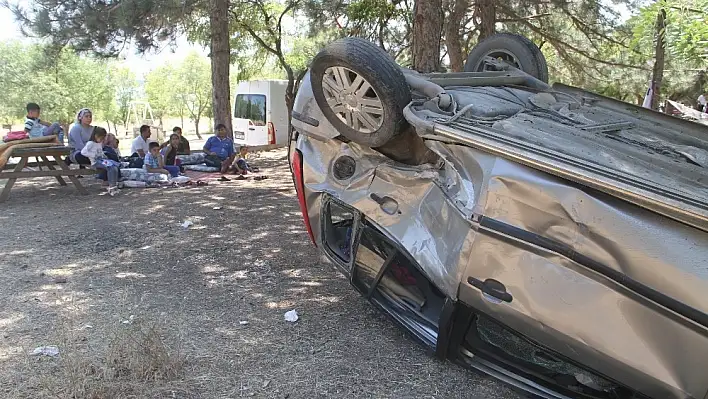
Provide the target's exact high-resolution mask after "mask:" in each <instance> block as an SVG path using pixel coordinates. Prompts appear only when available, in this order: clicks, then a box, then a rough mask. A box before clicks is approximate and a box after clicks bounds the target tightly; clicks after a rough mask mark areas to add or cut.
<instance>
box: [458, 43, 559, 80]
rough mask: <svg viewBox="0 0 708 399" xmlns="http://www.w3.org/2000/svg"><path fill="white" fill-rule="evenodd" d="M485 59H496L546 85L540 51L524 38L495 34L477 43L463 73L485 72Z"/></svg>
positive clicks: (544, 64)
mask: <svg viewBox="0 0 708 399" xmlns="http://www.w3.org/2000/svg"><path fill="white" fill-rule="evenodd" d="M486 57H492V58H496V59H498V60H501V61H504V62H506V63H507V64H509V65H511V66H513V67H515V68H517V69H520V70H522V71H524V72H526V73H528V74H529V75H531V76H533V77H535V78H536V79H538V80H541V81H543V82H544V83H548V64H547V63H546V57H544V56H543V53H542V52H541V49H539V48H538V46H536V45H535V44H534V43H533V42H532V41H531V40H529V39H527V38H526V37H524V36H521V35H516V34H513V33H497V34H495V35H492V36H489V37H488V38H486V39H484V40H482V41H481V42H479V43H478V44H477V45H476V46H475V47H474V48H473V49H472V51H470V55H469V56H468V57H467V62H466V63H465V72H482V71H486V70H488V69H487V66H488V65H487V64H486V63H485V62H484V61H485V58H486Z"/></svg>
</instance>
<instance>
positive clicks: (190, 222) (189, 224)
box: [182, 220, 194, 229]
mask: <svg viewBox="0 0 708 399" xmlns="http://www.w3.org/2000/svg"><path fill="white" fill-rule="evenodd" d="M193 224H194V223H192V221H191V220H185V221H184V223H182V227H184V228H185V229H188V228H189V226H191V225H193Z"/></svg>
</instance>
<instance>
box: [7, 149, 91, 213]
mask: <svg viewBox="0 0 708 399" xmlns="http://www.w3.org/2000/svg"><path fill="white" fill-rule="evenodd" d="M69 153H70V150H69V148H68V147H65V146H59V145H57V146H52V147H37V148H18V149H15V150H13V151H12V157H13V158H20V162H18V163H17V164H7V165H5V167H4V168H3V170H2V171H0V180H1V179H7V183H6V184H5V188H3V190H2V193H0V202H5V201H7V199H8V198H9V197H10V190H11V189H12V186H14V185H15V182H16V181H17V179H31V178H33V177H48V176H50V177H55V178H56V179H57V181H58V182H59V184H60V185H62V186H66V185H67V184H66V181H64V179H63V178H64V177H66V178H68V179H69V180H70V181H71V182H72V183H73V184H74V186H75V187H76V190H77V191H78V192H79V193H81V194H83V195H87V194H88V191H86V188H84V186H82V185H81V182H80V181H79V179H78V178H77V176H83V175H94V174H96V173H97V171H96V170H94V169H70V168H69V165H67V164H66V163H65V162H64V157H67V156H69ZM50 157H51V158H54V160H53V161H50V160H49V158H50ZM29 158H35V159H37V160H38V161H39V160H40V159H41V160H42V162H41V163H40V162H37V163H34V162H32V163H30V162H28V161H29ZM27 166H46V167H47V169H48V170H30V171H23V169H24V168H25V167H27ZM57 167H58V169H57Z"/></svg>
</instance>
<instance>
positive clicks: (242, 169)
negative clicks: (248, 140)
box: [234, 145, 258, 175]
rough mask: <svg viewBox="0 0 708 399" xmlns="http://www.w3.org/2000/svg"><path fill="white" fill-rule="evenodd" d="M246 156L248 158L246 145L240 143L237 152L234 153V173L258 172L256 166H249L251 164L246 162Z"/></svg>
mask: <svg viewBox="0 0 708 399" xmlns="http://www.w3.org/2000/svg"><path fill="white" fill-rule="evenodd" d="M246 158H248V146H246V145H242V146H241V147H240V148H239V150H238V154H236V163H235V164H234V166H235V168H234V169H235V173H241V174H242V175H245V174H246V173H247V172H251V173H253V172H258V168H256V167H251V165H250V164H249V163H248V162H246Z"/></svg>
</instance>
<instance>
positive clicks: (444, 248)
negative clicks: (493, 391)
mask: <svg viewBox="0 0 708 399" xmlns="http://www.w3.org/2000/svg"><path fill="white" fill-rule="evenodd" d="M466 68H467V69H466V70H468V72H465V73H448V74H427V75H423V74H418V73H415V72H412V71H408V70H405V69H403V68H400V67H399V66H397V65H396V64H395V63H394V62H393V60H392V59H390V57H388V55H387V54H386V53H385V52H383V51H382V50H381V49H379V48H378V47H376V46H374V45H373V44H371V43H368V42H366V41H363V40H360V39H353V38H347V39H342V40H339V41H336V42H333V43H331V44H330V45H328V46H327V47H325V48H324V49H323V50H322V52H321V53H320V54H318V56H317V57H315V59H313V61H312V64H311V67H310V71H309V72H308V74H307V75H306V76H305V78H304V80H303V82H302V84H301V86H300V89H299V91H298V94H297V98H296V101H295V106H294V111H293V118H292V125H293V128H294V134H293V140H292V141H291V149H290V150H291V162H292V164H291V166H292V171H293V178H294V182H295V187H296V190H297V193H298V200H299V201H300V206H301V209H302V211H303V216H304V218H305V225H306V227H307V230H308V234H309V235H310V238H311V239H312V241H313V243H314V244H315V245H317V246H318V247H319V248H320V249H321V250H322V251H323V252H324V253H325V254H326V255H327V257H328V258H329V259H330V260H331V261H332V262H333V263H334V264H335V265H336V266H337V268H338V269H340V271H341V272H342V273H344V275H346V276H347V277H348V278H349V280H350V282H351V284H352V285H353V287H354V288H355V289H356V290H357V291H359V292H360V293H361V294H362V295H363V296H364V297H366V298H367V299H368V300H370V301H371V303H372V304H374V306H376V307H378V308H379V309H380V310H381V311H382V312H384V313H386V314H388V315H389V316H390V317H391V318H392V319H393V320H394V321H395V322H396V323H398V324H399V325H400V326H402V327H403V328H404V329H405V330H406V331H408V332H409V333H410V334H411V335H412V336H413V337H415V338H416V339H417V340H418V341H420V342H421V344H422V345H423V346H424V347H426V348H428V349H429V350H430V351H431V352H432V353H434V354H435V356H438V357H440V358H441V359H449V360H451V361H454V362H456V363H458V364H461V365H463V366H465V367H469V368H473V369H477V370H480V371H482V372H485V373H487V374H490V375H492V376H495V377H497V378H499V379H501V380H503V381H505V382H507V383H509V384H512V385H514V386H516V387H517V388H519V389H522V390H524V391H525V392H528V393H530V394H533V395H535V396H537V397H544V398H623V399H624V398H697V399H705V398H708V372H706V371H705V370H707V369H708V294H707V293H708V263H707V261H706V259H708V181H706V177H707V176H708V174H707V173H706V171H705V168H706V167H708V151H707V149H708V129H707V128H706V127H705V126H702V125H699V124H695V123H692V122H689V121H684V120H680V119H676V118H672V117H670V116H667V115H663V114H659V113H656V112H653V111H650V110H646V109H643V108H638V107H635V106H632V105H630V104H625V103H621V102H619V101H615V100H612V99H608V98H605V97H601V96H598V95H595V94H592V93H589V92H585V91H583V90H580V89H577V88H573V87H569V86H563V85H559V84H555V85H553V86H549V85H548V84H547V83H546V81H547V69H545V61H544V60H543V59H542V54H540V51H538V49H537V48H534V46H533V43H531V42H530V41H528V40H527V39H525V38H520V37H516V36H514V35H508V34H501V35H496V36H493V37H491V38H490V39H487V41H485V42H482V43H480V44H479V45H478V48H476V51H475V50H473V52H472V54H470V59H469V60H468V62H467V67H466Z"/></svg>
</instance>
